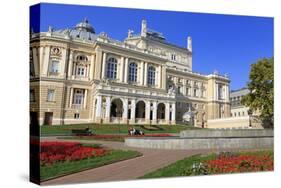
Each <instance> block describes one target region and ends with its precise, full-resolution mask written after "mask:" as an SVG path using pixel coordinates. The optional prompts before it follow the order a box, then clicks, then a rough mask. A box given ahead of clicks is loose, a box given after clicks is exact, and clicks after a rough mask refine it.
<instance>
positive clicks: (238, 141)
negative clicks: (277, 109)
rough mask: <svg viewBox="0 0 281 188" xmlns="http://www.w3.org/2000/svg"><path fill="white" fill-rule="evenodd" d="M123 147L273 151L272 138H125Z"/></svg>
mask: <svg viewBox="0 0 281 188" xmlns="http://www.w3.org/2000/svg"><path fill="white" fill-rule="evenodd" d="M125 145H127V146H131V147H138V148H152V149H273V137H253V138H192V139H190V138H126V139H125Z"/></svg>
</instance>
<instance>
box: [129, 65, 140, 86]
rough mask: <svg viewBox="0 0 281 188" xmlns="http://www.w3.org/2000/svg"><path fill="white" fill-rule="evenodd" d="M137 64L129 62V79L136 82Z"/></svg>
mask: <svg viewBox="0 0 281 188" xmlns="http://www.w3.org/2000/svg"><path fill="white" fill-rule="evenodd" d="M137 75H138V65H137V64H136V63H130V65H129V81H131V82H137Z"/></svg>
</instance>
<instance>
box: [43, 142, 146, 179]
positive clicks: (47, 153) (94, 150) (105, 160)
mask: <svg viewBox="0 0 281 188" xmlns="http://www.w3.org/2000/svg"><path fill="white" fill-rule="evenodd" d="M138 156H141V153H139V152H137V151H130V150H128V151H124V150H109V149H105V148H103V147H100V146H99V145H97V144H81V143H79V142H53V141H44V142H41V143H40V177H41V180H42V181H44V180H49V179H52V178H56V177H59V176H63V175H67V174H71V173H75V172H79V171H83V170H86V169H91V168H95V167H99V166H103V165H106V164H111V163H114V162H117V161H121V160H126V159H130V158H134V157H138Z"/></svg>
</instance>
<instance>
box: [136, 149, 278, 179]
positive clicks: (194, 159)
mask: <svg viewBox="0 0 281 188" xmlns="http://www.w3.org/2000/svg"><path fill="white" fill-rule="evenodd" d="M237 153H238V154H247V155H269V156H273V151H272V150H266V151H251V152H237ZM215 158H216V154H215V153H212V154H206V155H200V154H199V155H194V156H191V157H187V158H185V159H183V160H179V161H177V162H175V163H173V164H171V165H168V166H166V167H163V168H160V169H158V170H156V171H153V172H151V173H148V174H145V175H144V176H142V177H139V179H146V178H165V177H166V178H167V177H178V176H187V175H186V174H187V173H186V172H187V169H188V168H191V167H192V165H193V164H195V163H197V164H198V163H200V162H205V161H208V160H213V159H215Z"/></svg>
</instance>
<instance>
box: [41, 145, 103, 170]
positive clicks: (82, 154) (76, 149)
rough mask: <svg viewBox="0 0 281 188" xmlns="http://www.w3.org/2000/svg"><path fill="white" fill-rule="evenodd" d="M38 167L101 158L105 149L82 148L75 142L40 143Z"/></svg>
mask: <svg viewBox="0 0 281 188" xmlns="http://www.w3.org/2000/svg"><path fill="white" fill-rule="evenodd" d="M40 149H41V152H40V165H41V166H45V165H52V164H54V163H56V162H64V161H77V160H82V159H87V158H90V157H97V156H103V155H105V154H106V151H105V149H103V148H100V147H97V146H96V147H90V146H83V145H82V144H80V143H77V142H42V143H41V147H40Z"/></svg>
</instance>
